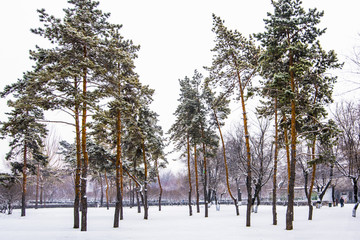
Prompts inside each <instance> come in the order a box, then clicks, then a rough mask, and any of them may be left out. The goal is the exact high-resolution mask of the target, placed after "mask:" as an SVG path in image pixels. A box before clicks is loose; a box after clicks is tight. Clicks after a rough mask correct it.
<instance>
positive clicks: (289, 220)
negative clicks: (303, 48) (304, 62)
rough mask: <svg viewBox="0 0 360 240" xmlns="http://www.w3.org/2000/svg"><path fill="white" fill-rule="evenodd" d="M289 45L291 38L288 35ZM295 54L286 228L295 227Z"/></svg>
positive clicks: (290, 58)
mask: <svg viewBox="0 0 360 240" xmlns="http://www.w3.org/2000/svg"><path fill="white" fill-rule="evenodd" d="M288 39H289V40H288V41H289V46H290V38H289V36H288ZM292 68H293V55H292V52H291V51H290V52H289V71H290V86H291V91H292V93H293V95H294V96H293V98H292V99H291V158H290V179H289V189H288V192H289V193H288V207H287V210H286V230H292V229H293V221H294V194H295V192H294V188H295V166H296V139H297V136H296V135H297V134H296V105H295V94H296V91H295V76H294V71H293V69H292Z"/></svg>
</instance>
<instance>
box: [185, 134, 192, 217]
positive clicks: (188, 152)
mask: <svg viewBox="0 0 360 240" xmlns="http://www.w3.org/2000/svg"><path fill="white" fill-rule="evenodd" d="M186 142H187V165H188V180H189V200H188V204H189V216H192V206H191V192H192V186H191V171H190V140H189V134H187V141H186Z"/></svg>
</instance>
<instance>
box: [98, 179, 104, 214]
mask: <svg viewBox="0 0 360 240" xmlns="http://www.w3.org/2000/svg"><path fill="white" fill-rule="evenodd" d="M99 178H100V207H103V206H104V186H103V179H102V176H101V172H99Z"/></svg>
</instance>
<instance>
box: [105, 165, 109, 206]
mask: <svg viewBox="0 0 360 240" xmlns="http://www.w3.org/2000/svg"><path fill="white" fill-rule="evenodd" d="M105 183H106V190H105V195H106V209H107V210H109V181H108V178H107V174H106V171H105Z"/></svg>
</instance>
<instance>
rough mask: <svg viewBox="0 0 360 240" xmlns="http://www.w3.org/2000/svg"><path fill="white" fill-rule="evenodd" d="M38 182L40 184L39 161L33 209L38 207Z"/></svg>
mask: <svg viewBox="0 0 360 240" xmlns="http://www.w3.org/2000/svg"><path fill="white" fill-rule="evenodd" d="M39 184H40V163H38V165H37V171H36V194H35V209H38V202H39Z"/></svg>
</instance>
